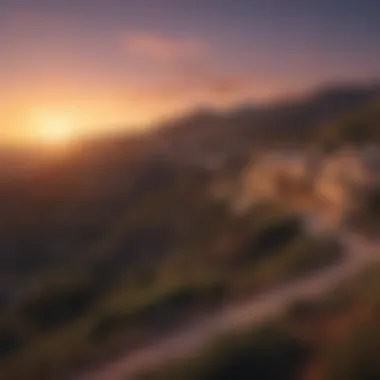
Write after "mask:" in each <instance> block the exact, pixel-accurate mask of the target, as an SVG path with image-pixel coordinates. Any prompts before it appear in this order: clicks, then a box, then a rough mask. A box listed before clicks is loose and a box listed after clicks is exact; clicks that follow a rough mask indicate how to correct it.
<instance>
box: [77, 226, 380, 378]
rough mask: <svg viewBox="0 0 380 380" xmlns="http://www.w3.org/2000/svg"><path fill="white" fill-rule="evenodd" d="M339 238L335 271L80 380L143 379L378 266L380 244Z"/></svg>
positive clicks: (232, 310)
mask: <svg viewBox="0 0 380 380" xmlns="http://www.w3.org/2000/svg"><path fill="white" fill-rule="evenodd" d="M339 236H340V239H341V241H342V244H343V245H344V247H345V256H344V259H343V260H342V261H340V262H339V263H337V264H335V265H334V266H331V267H329V268H327V269H324V270H322V271H320V272H318V273H316V274H313V275H311V276H308V277H306V278H301V279H298V280H295V281H292V282H290V283H288V284H286V285H282V286H279V287H277V288H275V289H273V290H271V291H269V292H265V293H263V294H262V295H260V296H255V297H254V298H253V299H251V300H249V301H245V302H244V303H243V304H240V305H233V306H229V307H226V308H225V309H224V310H221V311H218V312H217V313H214V314H213V315H210V316H208V317H207V318H204V319H203V320H201V321H198V322H196V323H194V324H192V325H191V326H187V327H182V328H181V329H179V330H177V331H173V332H172V333H170V335H167V336H165V337H163V338H162V339H160V340H157V341H155V342H153V343H151V345H150V346H147V347H143V348H141V349H138V350H136V351H135V352H132V353H128V354H127V355H126V356H124V357H120V358H118V359H116V360H114V361H111V362H109V363H107V364H106V365H105V366H104V367H102V368H100V369H96V370H94V371H93V372H88V373H85V374H81V375H80V376H79V377H77V378H76V380H133V379H138V376H140V375H142V374H143V373H144V372H145V371H146V370H147V369H149V370H152V369H155V368H156V367H159V366H160V365H163V364H167V363H169V362H170V361H172V360H176V359H181V358H185V357H186V356H188V355H190V354H191V353H192V352H195V351H196V349H199V348H201V347H202V346H203V345H204V344H207V343H208V342H210V341H211V340H212V339H213V338H216V337H218V336H219V335H220V334H223V333H225V332H228V331H231V330H233V329H234V328H242V327H245V326H248V325H252V324H255V323H257V324H258V323H260V322H263V321H264V320H266V319H268V318H270V317H272V316H275V315H277V314H279V313H281V312H283V311H284V310H285V309H286V307H287V305H288V304H289V303H290V302H292V301H293V300H295V299H297V298H303V297H314V296H318V295H321V294H323V293H325V292H327V291H328V290H331V289H333V288H334V287H336V286H338V285H339V284H340V283H341V282H342V281H344V280H346V279H348V278H351V277H353V276H355V275H356V274H358V273H360V272H361V271H362V270H363V269H364V267H365V266H367V265H368V264H369V263H371V262H372V261H374V260H375V258H376V255H375V253H376V251H377V250H378V249H379V247H380V245H379V244H378V243H372V242H370V241H368V240H366V239H365V238H363V237H361V236H358V235H354V234H352V233H348V232H341V233H340V234H339Z"/></svg>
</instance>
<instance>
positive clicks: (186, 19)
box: [0, 0, 380, 139]
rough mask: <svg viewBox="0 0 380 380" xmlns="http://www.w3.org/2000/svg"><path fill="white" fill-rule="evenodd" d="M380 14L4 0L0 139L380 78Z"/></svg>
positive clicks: (350, 0) (144, 0)
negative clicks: (328, 84)
mask: <svg viewBox="0 0 380 380" xmlns="http://www.w3.org/2000/svg"><path fill="white" fill-rule="evenodd" d="M379 20H380V4H379V2H378V0H373V1H371V0H0V128H1V129H0V138H3V139H12V138H26V136H29V137H30V136H32V135H37V134H38V133H37V132H36V131H38V130H40V131H41V130H42V129H43V130H49V128H50V129H51V130H50V134H51V136H50V137H52V138H54V137H57V138H58V137H59V136H60V135H63V132H64V129H65V128H69V127H70V128H71V129H75V132H76V133H87V132H89V133H93V132H94V131H109V130H112V129H113V128H125V129H126V130H128V129H130V128H135V127H136V128H143V127H146V126H149V125H152V124H154V123H156V122H157V121H159V120H161V119H163V118H166V117H170V116H171V115H174V114H177V113H179V112H186V111H188V110H190V109H192V108H194V107H198V106H213V107H230V106H233V105H235V104H239V103H241V102H244V103H246V102H250V101H252V102H263V101H267V100H269V99H273V98H276V97H283V96H289V95H291V94H295V93H297V92H300V91H301V92H302V91H307V90H309V89H312V88H314V87H316V86H320V85H322V84H324V83H330V82H340V81H351V80H352V81H356V80H367V79H372V78H379V77H380V22H379ZM53 127H54V128H55V130H54V128H53Z"/></svg>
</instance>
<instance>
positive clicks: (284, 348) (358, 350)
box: [141, 267, 380, 380]
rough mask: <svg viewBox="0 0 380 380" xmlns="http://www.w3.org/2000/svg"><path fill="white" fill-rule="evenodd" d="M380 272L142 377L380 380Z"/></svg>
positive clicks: (301, 303) (153, 379)
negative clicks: (279, 318)
mask: <svg viewBox="0 0 380 380" xmlns="http://www.w3.org/2000/svg"><path fill="white" fill-rule="evenodd" d="M379 274H380V268H379V267H376V269H372V270H369V271H367V272H366V273H364V274H363V275H362V276H361V277H360V278H359V279H356V280H354V282H351V283H347V284H345V285H344V286H342V287H341V288H340V289H337V290H335V291H334V292H333V293H332V294H330V295H328V296H326V297H323V298H321V299H319V300H307V301H298V302H296V303H294V304H293V305H291V306H290V307H289V310H288V312H287V314H286V315H285V318H281V322H279V321H275V320H273V321H271V322H268V324H267V325H266V326H261V327H254V328H252V329H250V330H244V331H238V332H234V333H230V334H228V335H227V336H225V337H223V338H220V339H218V340H217V341H216V342H213V343H212V344H211V345H209V346H208V347H205V348H204V349H202V350H201V352H198V353H196V354H194V355H193V356H192V357H191V358H189V359H187V360H184V361H179V362H177V363H176V364H174V365H172V366H170V367H169V368H162V369H161V370H159V371H158V372H157V371H156V372H155V373H146V374H145V375H144V376H142V377H141V379H142V380H161V379H162V380H163V379H167V380H169V379H173V380H174V379H186V380H193V379H197V380H198V379H205V380H206V379H207V380H210V379H217V380H222V379H236V380H243V379H251V378H253V377H258V378H260V379H268V380H271V379H273V380H277V379H279V378H281V379H305V380H307V379H310V378H313V379H314V378H316V379H328V380H346V379H349V380H374V379H378V378H379V376H380V367H379V352H380V346H379V342H380V339H379V327H380V316H379V313H378V310H379V309H378V307H379V305H380V280H379V278H380V277H379Z"/></svg>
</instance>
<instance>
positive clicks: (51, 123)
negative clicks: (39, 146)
mask: <svg viewBox="0 0 380 380" xmlns="http://www.w3.org/2000/svg"><path fill="white" fill-rule="evenodd" d="M35 137H36V138H37V139H38V140H39V141H40V142H43V143H45V144H49V145H65V144H67V143H69V142H70V141H72V140H73V139H74V137H75V124H74V122H73V120H72V119H71V118H70V117H68V116H64V115H58V114H57V115H53V114H52V115H44V116H43V117H40V118H39V119H38V120H36V136H35Z"/></svg>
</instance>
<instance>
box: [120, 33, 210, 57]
mask: <svg viewBox="0 0 380 380" xmlns="http://www.w3.org/2000/svg"><path fill="white" fill-rule="evenodd" d="M123 43H124V47H125V48H126V50H127V52H128V53H130V54H133V55H135V56H138V57H139V58H143V59H146V60H149V61H154V62H161V63H171V62H181V61H188V60H191V59H197V58H199V57H201V56H203V55H204V54H205V53H206V51H207V49H206V46H205V44H204V43H203V42H202V41H200V40H197V39H192V38H183V37H182V38H181V37H168V36H163V35H158V34H151V33H133V34H129V35H127V36H124V40H123Z"/></svg>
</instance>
